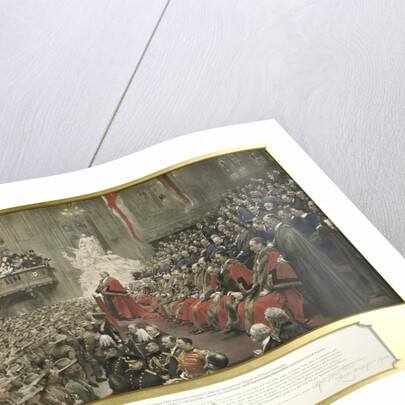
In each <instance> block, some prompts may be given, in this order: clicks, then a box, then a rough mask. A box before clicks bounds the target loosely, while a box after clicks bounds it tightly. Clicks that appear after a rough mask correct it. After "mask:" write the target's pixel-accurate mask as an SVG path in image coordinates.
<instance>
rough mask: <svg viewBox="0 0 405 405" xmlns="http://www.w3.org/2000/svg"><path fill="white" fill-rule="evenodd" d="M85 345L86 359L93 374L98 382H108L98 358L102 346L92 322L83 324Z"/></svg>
mask: <svg viewBox="0 0 405 405" xmlns="http://www.w3.org/2000/svg"><path fill="white" fill-rule="evenodd" d="M83 327H84V333H83V336H82V337H83V343H84V358H85V360H86V362H88V363H89V364H90V365H91V368H92V370H93V373H94V375H95V377H96V381H97V382H102V381H106V380H107V379H106V378H104V377H103V370H102V369H101V367H100V365H99V364H98V361H97V360H96V357H100V352H101V350H100V345H99V341H98V337H99V335H98V333H96V332H95V331H94V325H93V324H92V323H90V322H85V323H83Z"/></svg>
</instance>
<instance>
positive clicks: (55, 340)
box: [49, 334, 67, 345]
mask: <svg viewBox="0 0 405 405" xmlns="http://www.w3.org/2000/svg"><path fill="white" fill-rule="evenodd" d="M66 337H67V336H66V335H59V334H57V335H53V336H52V337H51V338H50V340H49V344H50V345H56V344H58V343H60V342H63V341H64V340H65V339H66Z"/></svg>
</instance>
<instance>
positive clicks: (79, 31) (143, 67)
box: [0, 0, 405, 271]
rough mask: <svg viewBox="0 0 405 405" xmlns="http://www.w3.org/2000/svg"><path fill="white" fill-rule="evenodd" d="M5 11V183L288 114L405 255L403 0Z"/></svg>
mask: <svg viewBox="0 0 405 405" xmlns="http://www.w3.org/2000/svg"><path fill="white" fill-rule="evenodd" d="M0 5H1V7H0V114H1V121H0V153H1V155H0V156H1V158H0V182H8V181H15V180H22V179H28V178H33V177H38V176H45V175H51V174H58V173H63V172H67V171H71V170H76V169H82V168H85V167H88V166H89V165H95V164H100V163H103V162H106V161H109V160H111V159H115V158H118V157H121V156H124V155H127V154H129V153H132V152H135V151H137V150H140V149H143V148H144V147H147V146H150V145H152V144H156V143H158V142H160V141H162V140H166V139H169V138H172V137H176V136H179V135H183V134H186V133H190V132H193V131H197V130H202V129H208V128H213V127H217V126H223V125H230V124H237V123H242V122H249V121H255V120H261V119H268V118H276V119H277V120H278V122H279V123H280V124H281V125H282V126H283V127H284V128H285V129H286V130H287V131H288V132H289V133H290V134H291V136H292V137H293V138H294V139H295V140H296V141H297V142H298V143H299V144H300V145H301V146H302V147H303V148H304V150H305V151H307V152H308V153H309V155H310V156H311V157H312V158H313V159H314V161H315V162H317V163H318V165H319V166H320V167H321V168H322V169H323V170H324V171H325V172H326V173H327V174H328V175H329V176H330V177H331V178H332V180H334V181H335V183H336V184H337V185H338V186H339V187H340V188H341V189H342V190H343V191H344V192H345V193H346V194H347V195H348V196H349V198H351V199H352V200H353V201H354V203H355V204H356V205H357V206H358V207H359V208H360V209H361V210H362V211H363V212H364V213H365V215H366V216H368V217H369V218H370V220H371V221H372V222H373V223H374V224H375V225H376V226H377V228H378V229H379V230H380V231H381V232H382V233H383V234H384V235H385V236H386V237H387V238H388V239H389V240H390V241H391V243H392V244H393V245H394V246H395V247H397V249H398V250H399V251H400V252H401V253H402V254H405V216H404V214H403V208H404V207H405V187H404V186H405V163H404V154H405V123H404V120H405V114H404V110H405V75H404V74H403V73H404V66H405V49H404V48H405V24H404V23H403V22H404V20H405V3H404V2H403V0H351V1H341V0H340V1H339V0H317V1H315V0H288V1H285V0H267V1H266V0H236V1H235V0H221V1H217V0H204V1H203V0H171V1H170V0H115V1H108V0H88V1H80V0H69V1H66V0H65V1H61V0H60V1H53V0H41V1H33V0H25V1H19V2H18V1H11V0H2V1H1V3H0ZM398 270H399V271H400V270H401V269H398ZM402 270H403V269H402Z"/></svg>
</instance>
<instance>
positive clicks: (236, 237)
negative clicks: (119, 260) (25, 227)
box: [0, 170, 398, 405]
mask: <svg viewBox="0 0 405 405" xmlns="http://www.w3.org/2000/svg"><path fill="white" fill-rule="evenodd" d="M19 259H21V258H19ZM23 260H24V258H23ZM16 261H18V260H16ZM21 263H22V262H21ZM21 265H22V264H21ZM22 266H23V265H22ZM101 277H102V279H101V282H100V285H99V289H98V291H97V293H98V295H99V296H101V297H103V295H104V301H103V302H104V303H105V305H106V307H105V308H106V309H105V311H104V312H105V314H107V313H110V315H111V314H112V316H113V317H115V318H116V319H117V322H118V321H119V319H128V318H130V317H131V316H132V312H130V316H126V312H125V311H124V310H123V309H122V308H121V306H122V307H128V308H129V309H130V308H132V307H134V311H138V312H139V313H142V315H140V316H142V317H144V312H145V313H149V314H150V313H153V314H157V315H160V316H161V317H163V318H165V319H166V320H167V322H170V323H171V324H170V325H171V328H168V329H171V330H175V328H173V325H180V324H183V325H188V326H189V327H190V331H189V333H188V334H187V335H186V336H184V335H182V336H174V335H172V334H166V333H164V331H161V330H160V329H159V328H158V327H157V326H155V325H151V324H150V323H147V322H146V321H145V320H143V321H141V322H139V321H138V322H137V323H134V322H130V323H129V325H128V330H127V331H125V333H124V334H122V333H119V332H120V331H117V329H115V328H114V327H113V326H112V324H111V322H108V317H107V321H106V318H105V314H104V313H103V312H101V311H100V310H99V308H98V307H97V306H96V301H97V300H101V299H102V298H100V297H96V296H95V299H96V301H94V300H92V299H84V298H82V299H79V300H71V301H65V302H61V303H59V304H57V305H52V306H48V307H44V308H40V309H37V310H36V311H34V312H30V313H29V314H25V315H21V316H19V317H14V318H6V319H3V320H0V340H1V341H2V346H3V347H5V348H8V349H7V350H5V351H2V352H1V354H0V356H1V357H0V404H3V403H4V404H27V405H29V404H37V403H41V404H44V405H48V404H51V405H58V404H69V405H70V404H74V405H79V404H82V403H85V402H88V401H92V400H94V399H97V397H98V395H97V394H96V392H97V386H98V385H100V384H106V383H105V382H104V381H105V380H107V382H108V385H109V387H110V389H111V391H110V392H112V393H113V394H117V393H122V392H127V391H132V390H138V389H144V388H147V387H151V386H155V385H161V384H170V383H173V382H176V381H179V380H184V379H189V378H194V377H197V376H201V375H205V374H210V373H212V372H215V371H217V370H220V369H223V368H226V367H228V365H229V359H228V357H227V355H226V354H223V353H219V352H217V351H215V350H213V351H209V350H206V349H205V348H204V349H201V348H196V347H195V345H194V343H193V339H192V338H191V337H192V336H193V335H199V334H202V333H205V332H208V331H212V332H217V333H224V334H229V336H230V334H243V333H246V334H247V335H249V336H250V338H251V340H252V341H253V342H255V343H256V344H257V345H259V347H260V348H259V349H257V350H256V351H255V353H254V355H259V354H262V353H264V352H266V351H268V350H271V349H273V348H275V347H277V346H278V345H280V344H282V343H284V342H287V341H289V340H291V339H293V338H295V337H297V336H300V335H301V334H303V333H305V332H307V331H309V330H310V329H311V328H312V327H314V326H317V325H319V324H322V323H326V322H328V321H330V320H334V319H338V318H341V317H344V316H347V315H350V314H354V313H358V312H362V311H366V310H369V309H372V308H374V307H376V306H378V305H380V304H381V303H384V305H387V304H392V303H396V302H398V297H397V296H396V295H395V293H393V292H392V290H390V288H389V287H388V286H387V285H386V284H385V283H384V282H383V281H382V279H381V278H380V277H379V276H378V274H377V273H376V272H375V271H374V270H373V269H372V268H371V267H370V265H369V264H368V263H367V262H366V261H365V259H364V258H362V257H361V256H360V255H359V254H358V253H357V251H356V250H355V249H354V248H353V247H352V246H351V244H350V243H349V242H348V241H347V240H346V239H345V238H344V237H343V236H342V234H341V233H340V232H339V231H338V230H337V229H336V228H335V227H334V225H333V223H331V222H330V220H329V219H328V218H327V217H326V216H325V215H324V214H323V213H322V212H321V211H320V210H319V209H318V207H317V206H316V205H315V204H314V203H313V202H312V201H311V200H310V199H309V197H308V196H307V195H305V193H303V191H302V190H300V189H299V187H298V186H297V185H296V184H295V183H294V182H293V181H292V180H291V179H290V178H289V177H288V176H287V175H285V174H284V173H282V172H280V171H277V170H273V171H271V172H268V173H267V174H266V176H265V177H263V178H252V179H250V181H249V183H248V184H246V185H244V186H240V187H237V188H236V189H234V190H232V191H231V192H229V193H227V194H226V195H225V196H224V197H223V198H222V200H221V201H220V203H219V205H218V206H216V207H215V209H213V210H212V211H211V212H209V213H207V215H206V216H205V217H204V218H202V219H201V221H200V222H198V223H196V224H195V226H192V227H190V228H188V229H185V230H183V231H181V232H179V233H177V234H174V235H170V236H169V237H167V238H165V239H162V240H161V241H159V242H158V243H157V245H156V253H155V255H154V257H153V259H152V260H150V261H149V262H148V263H145V264H144V266H143V271H142V276H141V278H140V279H138V280H134V281H133V282H132V283H131V285H129V286H127V288H128V291H129V293H130V294H128V293H127V291H125V289H124V288H123V287H122V288H121V287H120V288H119V289H118V290H117V287H114V286H115V284H116V285H118V282H117V280H115V279H114V278H111V277H110V276H109V274H108V273H107V272H102V273H101ZM114 283H115V284H114ZM115 296H116V297H119V298H114V297H115ZM109 297H110V298H109ZM129 297H131V298H129ZM376 297H379V299H377V300H376ZM130 299H131V300H132V299H133V300H135V301H136V303H137V305H138V307H136V306H134V305H133V304H131V303H130V301H129V300H130ZM98 302H99V305H100V302H101V301H98ZM101 304H102V302H101ZM130 304H131V305H130ZM381 305H382V304H381ZM140 308H142V311H141V310H140ZM114 310H116V312H117V313H116V314H115V312H114ZM144 318H147V316H145V317H144ZM150 318H152V317H150ZM150 318H148V319H150ZM151 321H153V319H152V320H151ZM148 322H149V321H148ZM168 325H169V324H168Z"/></svg>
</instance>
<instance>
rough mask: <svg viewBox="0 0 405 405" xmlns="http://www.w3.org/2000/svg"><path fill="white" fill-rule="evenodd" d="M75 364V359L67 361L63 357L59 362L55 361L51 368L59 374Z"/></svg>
mask: <svg viewBox="0 0 405 405" xmlns="http://www.w3.org/2000/svg"><path fill="white" fill-rule="evenodd" d="M76 362H77V359H68V358H67V357H63V358H61V359H59V360H56V361H55V363H54V364H53V366H54V367H55V368H56V371H57V372H58V373H61V372H62V371H64V370H66V369H67V368H68V367H70V366H71V365H72V364H75V363H76Z"/></svg>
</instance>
